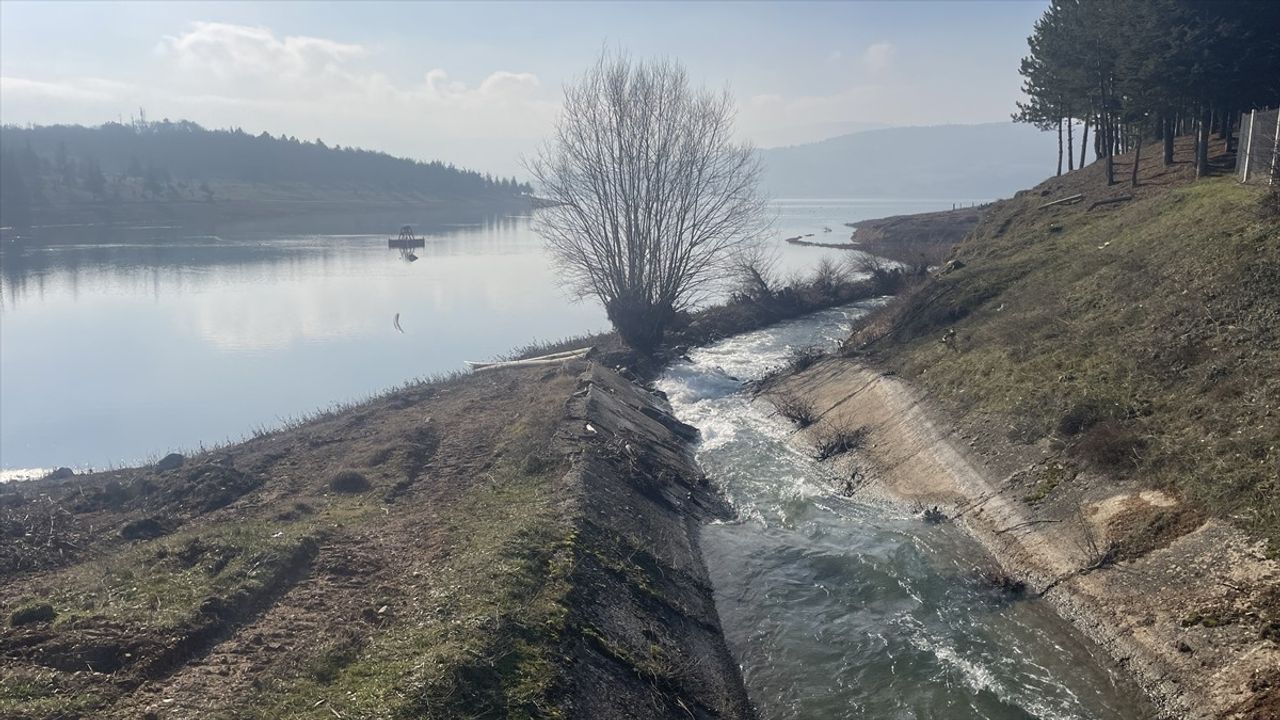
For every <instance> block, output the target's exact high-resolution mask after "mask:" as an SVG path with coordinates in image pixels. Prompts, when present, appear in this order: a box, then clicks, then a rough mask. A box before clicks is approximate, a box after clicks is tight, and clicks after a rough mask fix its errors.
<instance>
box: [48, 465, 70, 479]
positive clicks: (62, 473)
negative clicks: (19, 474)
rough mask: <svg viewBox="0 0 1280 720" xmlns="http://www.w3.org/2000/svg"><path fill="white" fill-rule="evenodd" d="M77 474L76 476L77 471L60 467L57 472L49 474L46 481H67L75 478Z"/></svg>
mask: <svg viewBox="0 0 1280 720" xmlns="http://www.w3.org/2000/svg"><path fill="white" fill-rule="evenodd" d="M75 474H76V471H75V470H72V469H71V468H69V467H60V468H58V469H57V470H54V471H53V472H51V473H49V474H48V475H45V476H44V479H45V480H66V479H67V478H69V477H74V476H75Z"/></svg>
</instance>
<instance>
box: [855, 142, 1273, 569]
mask: <svg viewBox="0 0 1280 720" xmlns="http://www.w3.org/2000/svg"><path fill="white" fill-rule="evenodd" d="M1214 149H1216V150H1217V151H1218V154H1219V157H1218V160H1219V162H1220V163H1223V164H1224V165H1225V163H1224V162H1223V158H1222V157H1221V152H1222V150H1223V148H1222V146H1221V145H1216V146H1215V148H1214ZM1146 152H1148V153H1150V154H1151V155H1156V156H1157V157H1158V154H1157V153H1155V152H1152V149H1151V148H1147V149H1146ZM1175 159H1176V162H1175V163H1174V164H1173V165H1170V166H1167V167H1166V166H1164V165H1163V164H1161V163H1159V162H1155V163H1149V164H1147V165H1146V166H1145V167H1144V169H1143V171H1142V172H1141V174H1140V177H1139V184H1138V186H1137V187H1136V188H1129V187H1120V186H1107V184H1106V183H1105V179H1104V173H1105V171H1106V168H1105V166H1104V165H1103V164H1102V163H1095V164H1094V165H1091V166H1090V167H1088V168H1085V169H1083V170H1080V171H1077V172H1074V173H1069V174H1067V175H1064V176H1062V177H1059V178H1054V179H1051V180H1049V181H1047V182H1045V183H1043V184H1041V185H1039V186H1038V187H1036V188H1035V189H1033V190H1031V191H1026V192H1023V193H1019V195H1018V196H1016V197H1014V198H1013V199H1011V200H1006V201H1001V202H999V203H996V204H995V205H994V206H993V207H992V208H991V209H990V210H989V211H988V212H987V213H985V215H984V217H983V220H982V221H981V222H980V223H979V225H978V226H977V227H976V228H975V229H974V231H973V232H972V233H970V234H969V235H968V237H967V238H966V239H965V240H964V241H963V242H961V243H960V244H959V245H958V246H957V247H956V249H955V251H954V255H953V257H954V262H952V263H950V264H949V265H948V266H947V268H946V269H944V270H943V271H941V272H940V273H938V274H937V275H935V276H934V277H932V278H930V279H929V280H928V281H927V282H925V283H922V284H921V285H919V286H918V287H916V288H915V289H914V290H912V291H911V292H909V293H906V294H904V295H903V296H901V297H900V298H899V299H898V300H897V301H896V302H895V303H893V304H891V305H890V306H889V307H887V308H886V309H885V310H884V311H883V312H881V313H880V314H878V315H876V316H874V317H873V318H871V319H870V320H869V322H868V324H866V325H864V326H863V327H862V328H861V329H859V330H858V331H857V332H856V333H855V335H854V337H852V338H851V339H850V341H849V343H848V344H847V346H846V352H848V353H851V354H861V355H866V356H868V357H869V358H871V359H872V360H873V361H875V362H878V363H880V364H882V365H884V366H887V367H889V368H891V369H893V370H896V371H897V372H898V373H900V374H901V375H903V376H904V377H906V378H908V379H909V380H911V381H912V382H914V383H917V384H918V385H920V386H921V387H923V388H924V389H925V390H926V391H927V392H928V393H929V394H930V395H931V396H932V397H934V398H936V399H938V400H939V401H940V402H941V403H942V405H943V406H944V407H945V408H946V409H948V410H950V411H951V412H952V413H953V414H954V416H955V417H956V419H958V420H960V422H961V423H962V424H964V425H968V426H970V427H972V428H977V429H978V430H979V431H980V432H985V433H987V434H988V436H989V437H991V439H992V440H995V441H1001V442H1009V441H1011V442H1013V443H1015V444H1023V445H1033V444H1044V443H1047V445H1048V447H1049V448H1050V449H1052V450H1053V451H1055V452H1058V453H1060V454H1061V456H1062V459H1063V460H1064V462H1067V463H1073V464H1077V465H1079V466H1082V467H1089V468H1090V469H1093V470H1095V471H1100V472H1102V473H1103V474H1106V475H1110V476H1112V477H1128V478H1133V479H1137V480H1139V481H1142V482H1146V483H1149V484H1150V485H1153V486H1158V487H1161V488H1165V489H1168V490H1171V491H1173V492H1175V493H1176V494H1179V495H1181V496H1182V497H1183V498H1184V499H1186V500H1187V501H1189V502H1190V503H1191V504H1192V505H1193V506H1196V507H1199V508H1201V509H1203V510H1205V511H1207V512H1209V513H1211V514H1214V515H1217V516H1219V517H1222V518H1225V519H1227V520H1228V521H1230V522H1232V523H1233V524H1236V525H1237V526H1240V527H1242V528H1244V529H1246V530H1249V531H1252V532H1254V533H1257V534H1259V535H1262V536H1265V537H1266V538H1267V539H1268V540H1269V541H1270V543H1271V546H1272V548H1273V551H1274V550H1275V549H1277V548H1280V221H1278V220H1277V219H1275V217H1274V216H1271V217H1268V216H1266V215H1265V214H1264V213H1263V212H1262V211H1261V205H1262V201H1263V199H1264V196H1265V195H1266V191H1265V189H1262V188H1258V187H1249V186H1242V185H1239V184H1237V183H1236V182H1235V181H1234V179H1232V178H1230V177H1216V178H1208V179H1203V180H1199V181H1194V180H1193V176H1194V174H1195V167H1194V163H1193V159H1194V145H1193V142H1192V139H1191V138H1184V139H1182V140H1181V141H1180V142H1179V143H1178V146H1177V154H1176V158H1175ZM1115 162H1116V168H1117V169H1119V170H1122V171H1127V169H1128V168H1127V166H1126V163H1130V162H1132V156H1131V155H1127V156H1124V155H1122V156H1118V157H1117V158H1116V159H1115ZM1075 194H1082V195H1083V198H1082V199H1081V200H1080V201H1078V202H1075V203H1073V204H1059V205H1052V206H1048V207H1045V204H1046V203H1048V202H1051V201H1054V200H1058V199H1063V198H1068V197H1070V196H1072V195H1075ZM1107 201H1109V202H1107ZM1100 203H1101V204H1100ZM1052 491H1053V488H1048V489H1047V490H1046V492H1052Z"/></svg>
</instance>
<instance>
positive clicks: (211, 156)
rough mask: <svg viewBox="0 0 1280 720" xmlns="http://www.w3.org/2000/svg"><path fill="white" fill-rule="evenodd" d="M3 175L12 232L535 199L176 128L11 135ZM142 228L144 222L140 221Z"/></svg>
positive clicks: (479, 179)
mask: <svg viewBox="0 0 1280 720" xmlns="http://www.w3.org/2000/svg"><path fill="white" fill-rule="evenodd" d="M0 171H3V183H2V184H3V203H0V224H3V225H12V226H23V225H25V224H27V223H29V222H33V221H34V220H40V219H45V220H50V221H58V220H62V219H64V217H63V216H65V215H67V214H72V215H74V214H76V212H77V211H78V210H80V209H83V208H84V207H89V206H92V207H94V208H96V210H97V211H98V212H99V213H101V212H103V211H104V210H109V209H110V208H111V207H112V206H119V208H123V207H124V206H129V205H133V206H155V205H159V204H164V203H170V204H172V203H195V202H199V203H207V204H212V205H215V206H216V205H217V204H218V203H238V204H240V205H245V204H254V205H257V206H259V209H261V206H262V205H263V204H264V203H268V202H273V203H277V206H278V207H277V208H276V209H277V210H281V209H282V206H281V205H280V204H282V203H286V204H287V203H292V204H293V205H297V204H299V203H304V202H307V201H313V202H314V201H325V200H343V201H349V202H354V201H357V200H358V199H363V200H364V201H366V202H385V201H400V202H411V201H415V200H428V199H429V200H468V201H489V200H510V199H516V198H521V197H524V196H526V195H528V194H529V192H530V188H529V186H528V185H527V184H524V183H520V182H518V181H517V180H515V179H514V178H507V179H504V178H494V177H491V176H489V175H485V174H482V173H479V172H476V171H473V170H466V169H462V168H457V167H454V166H453V165H447V164H444V163H441V162H420V161H416V160H410V159H407V158H398V157H393V156H391V155H388V154H386V153H382V152H374V151H370V150H361V149H356V148H350V147H341V146H335V147H330V146H328V145H326V144H325V143H324V142H323V141H321V140H319V139H317V140H312V141H301V140H299V139H297V138H294V137H286V136H284V135H281V136H278V137H275V136H272V135H270V134H268V133H266V132H264V133H262V134H259V135H252V134H249V133H246V132H244V131H243V130H241V129H239V128H235V129H231V130H209V129H206V128H203V127H201V126H200V125H197V124H196V123H193V122H188V121H179V122H170V121H168V120H165V121H162V122H133V123H130V124H121V123H114V122H113V123H106V124H104V125H99V126H97V127H84V126H81V125H49V126H35V127H16V126H6V127H3V128H0ZM119 208H118V209H119ZM131 209H132V210H138V207H134V208H131ZM295 209H296V208H295ZM139 212H140V211H139ZM117 214H118V213H117ZM256 214H272V213H269V212H258V213H256ZM275 214H287V213H275ZM141 217H145V213H143V214H142V215H138V216H137V217H136V218H135V219H140V218H141Z"/></svg>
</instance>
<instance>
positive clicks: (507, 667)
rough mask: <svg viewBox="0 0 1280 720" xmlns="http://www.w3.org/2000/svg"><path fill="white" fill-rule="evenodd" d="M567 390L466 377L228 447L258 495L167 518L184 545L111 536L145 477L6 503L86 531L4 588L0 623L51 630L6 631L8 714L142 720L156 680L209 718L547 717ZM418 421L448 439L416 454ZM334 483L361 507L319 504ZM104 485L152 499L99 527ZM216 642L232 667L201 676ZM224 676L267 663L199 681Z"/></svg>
mask: <svg viewBox="0 0 1280 720" xmlns="http://www.w3.org/2000/svg"><path fill="white" fill-rule="evenodd" d="M515 387H520V388H522V392H513V388H515ZM574 387H575V378H574V376H573V375H572V374H563V375H558V376H556V377H554V378H552V379H549V380H548V379H545V378H543V379H540V380H537V381H534V380H533V378H528V377H524V378H522V381H521V382H520V383H517V382H516V381H515V379H514V378H512V377H504V378H497V377H496V376H492V377H490V376H464V377H462V378H460V379H455V380H446V381H444V382H442V383H436V384H432V385H423V386H417V387H413V388H409V389H407V390H404V391H401V392H398V393H396V394H393V395H389V396H387V397H386V398H380V399H377V400H374V401H372V402H370V403H368V404H366V405H364V406H360V407H357V408H353V409H351V410H348V411H347V412H345V413H340V414H336V415H333V416H322V417H320V418H318V419H317V420H315V421H312V422H310V423H306V424H303V425H301V426H299V427H297V428H291V429H286V430H284V431H280V432H277V433H270V434H267V435H265V436H263V437H261V438H258V439H255V440H251V441H248V442H246V443H243V444H241V445H236V446H230V447H228V448H225V449H224V450H222V451H218V452H216V453H214V454H213V456H212V457H215V458H216V457H218V456H234V457H235V459H236V462H237V463H238V464H240V465H242V466H243V467H246V468H249V467H252V468H256V470H255V472H257V473H258V474H260V475H261V476H263V477H264V482H263V483H262V485H261V486H260V487H259V488H256V489H253V490H250V491H249V492H248V493H247V494H246V495H245V496H243V497H242V498H240V499H238V500H236V501H234V502H232V504H231V505H229V506H228V507H226V508H224V509H221V510H219V511H215V512H213V513H208V514H196V515H194V516H192V517H186V515H185V514H184V513H180V512H175V511H173V510H172V509H170V510H167V511H166V510H161V511H160V516H162V517H165V518H167V522H168V523H170V524H173V523H178V522H181V527H180V528H179V529H178V531H177V532H175V533H173V534H172V535H169V536H167V537H164V538H160V539H156V540H150V541H141V542H137V543H126V542H121V541H120V540H119V536H118V532H117V531H118V528H119V523H120V522H121V521H122V520H127V519H129V518H132V517H134V516H135V515H136V514H137V513H136V512H133V511H132V510H133V509H135V508H142V509H146V510H148V511H151V512H154V511H152V510H151V508H150V506H151V505H152V504H154V502H155V498H156V497H157V495H159V494H162V493H163V492H164V490H163V488H165V487H167V484H166V482H167V480H166V476H162V475H157V474H155V473H153V472H152V471H150V470H149V469H147V468H138V469H132V470H125V471H119V472H117V473H114V474H107V476H103V477H102V478H99V477H97V476H90V477H85V478H83V479H77V482H75V483H73V484H72V485H70V486H68V487H66V488H65V493H62V492H57V491H55V492H50V493H48V494H47V495H46V494H43V493H41V494H39V495H22V496H16V495H14V494H13V493H10V494H9V495H6V496H5V498H4V499H5V500H6V501H7V502H6V503H0V505H3V506H4V507H6V508H8V509H9V510H10V511H12V512H11V514H15V515H18V516H22V517H25V516H30V515H35V514H37V513H36V506H37V505H38V504H39V505H43V504H48V505H50V506H51V507H55V508H66V509H70V510H71V512H72V513H74V515H73V517H74V519H73V520H71V522H73V523H80V524H83V525H85V527H84V528H82V530H83V532H80V533H71V532H68V533H67V534H66V535H67V537H69V538H70V537H74V538H75V539H76V540H77V541H78V542H77V543H75V547H78V548H85V547H92V548H93V550H92V551H91V552H89V551H86V552H84V553H83V554H81V553H79V552H77V553H71V554H70V555H69V556H67V557H66V558H65V559H62V560H59V559H58V558H56V557H55V558H48V559H40V558H35V559H34V560H33V562H34V563H35V567H34V568H33V569H29V570H28V571H26V572H25V573H24V572H14V573H12V574H9V575H8V576H7V577H3V579H4V581H5V583H4V585H3V588H4V590H3V591H2V592H0V607H2V608H3V609H4V611H5V619H6V620H7V619H8V616H9V613H10V612H12V611H14V610H18V609H21V608H30V607H35V606H39V605H41V604H43V603H48V604H50V605H52V606H53V608H54V609H55V610H56V612H57V618H56V619H55V620H54V621H53V622H52V623H50V624H44V623H36V624H32V625H23V626H21V627H4V628H0V715H2V716H4V717H15V718H73V717H139V716H142V715H143V711H142V709H141V708H140V707H138V706H139V705H145V704H146V703H147V702H148V701H149V699H155V698H153V697H149V696H148V695H147V693H146V692H139V691H138V690H136V689H135V688H137V687H138V686H139V685H141V686H142V687H141V690H143V691H145V690H147V689H148V688H149V687H150V685H149V684H148V681H154V687H155V689H156V691H157V692H159V693H161V694H162V696H164V697H176V698H177V699H178V702H179V705H182V704H183V703H188V702H190V703H195V704H198V705H201V706H202V707H205V708H207V713H208V714H207V715H206V716H207V717H237V718H257V717H262V718H279V717H296V718H301V717H315V718H322V717H333V715H334V713H335V711H336V712H341V713H342V715H344V716H346V717H352V716H359V717H370V718H372V717H385V718H395V717H415V718H437V717H439V718H452V717H459V716H462V715H464V714H466V713H471V712H481V711H483V712H487V713H489V714H490V715H491V716H503V717H529V716H535V715H537V716H546V715H548V714H549V715H552V716H554V714H555V713H554V712H552V710H553V709H554V701H553V700H551V699H550V698H551V696H552V695H553V693H554V688H553V685H554V684H555V683H556V682H557V680H558V676H557V672H558V670H557V665H556V662H557V661H558V656H556V652H557V649H558V647H559V644H560V632H561V631H562V627H563V624H564V619H565V617H566V614H567V608H566V606H565V604H564V603H565V595H566V593H567V592H568V589H569V586H568V583H567V580H566V577H567V572H568V567H567V565H566V558H567V555H568V553H569V550H570V546H571V543H572V540H573V535H572V528H571V524H570V522H569V521H568V518H567V511H566V509H565V507H564V501H563V499H561V498H560V497H558V493H559V488H558V482H559V479H560V477H561V476H562V475H563V473H564V471H565V468H566V466H565V464H564V462H563V459H562V458H561V457H559V455H557V454H555V453H554V452H553V451H551V450H550V449H549V448H550V445H551V441H552V434H553V433H554V431H555V428H556V426H557V425H556V424H557V423H558V422H560V419H561V415H562V409H561V403H562V402H563V400H564V398H565V397H567V396H568V394H569V393H570V392H571V391H572V389H573V388H574ZM426 416H430V417H426ZM424 417H426V420H425V422H426V423H428V427H439V428H441V430H440V432H441V433H443V439H441V440H440V441H439V442H440V445H439V449H438V450H435V449H434V448H432V449H428V450H425V451H423V452H416V451H415V447H416V446H414V445H413V442H414V441H416V440H418V439H420V438H421V437H422V436H423V430H422V429H421V428H422V427H423V425H422V423H423V422H424V421H423V418H424ZM432 417H434V418H435V419H434V420H432V419H431V418H432ZM415 453H416V454H415ZM424 453H425V455H426V457H425V459H424V458H422V457H419V455H423V454H424ZM204 460H206V458H203V457H202V458H197V459H193V460H192V461H189V463H188V466H187V467H193V466H194V467H201V466H202V465H200V463H201V462H202V461H204ZM424 463H425V464H424ZM344 466H346V467H351V466H355V467H361V469H362V472H363V473H364V474H365V475H367V476H368V477H369V479H370V481H371V482H372V488H371V489H370V490H369V491H367V492H364V493H361V494H358V495H341V494H336V493H331V492H328V491H327V488H326V487H325V484H326V482H327V479H328V478H329V477H330V475H331V474H332V472H333V469H334V468H340V467H344ZM185 472H186V468H184V469H182V470H179V471H176V473H174V474H175V475H181V474H182V473H185ZM171 479H172V478H171ZM100 480H101V481H102V482H106V483H108V485H110V483H111V482H112V481H114V482H116V483H118V484H119V485H121V486H123V488H124V489H123V490H122V491H121V490H117V491H116V492H117V493H131V492H132V491H133V489H135V487H141V486H144V485H146V484H147V483H148V482H149V483H151V485H150V487H151V488H155V487H160V488H161V490H155V489H150V490H146V489H144V490H141V491H140V492H142V493H149V494H143V495H139V496H138V497H135V498H133V499H131V500H129V501H127V502H124V503H122V504H121V505H122V506H121V507H119V508H110V509H107V510H105V511H103V510H98V509H96V508H97V504H96V503H95V502H92V500H93V499H94V498H96V497H98V496H99V495H100V493H96V491H95V488H97V487H98V486H99V485H101V484H102V482H99V481H100ZM81 486H83V487H85V488H86V490H80V487H81ZM31 487H34V485H33V486H31ZM10 489H11V490H12V489H13V488H10ZM27 489H28V488H26V487H20V488H17V489H16V490H18V491H25V490H27ZM86 495H87V497H89V498H90V502H86V503H84V504H83V506H79V507H78V506H76V505H75V504H74V503H75V499H76V498H81V497H85V496H86ZM393 495H394V497H395V498H396V499H395V500H392V499H391V498H392V497H393ZM66 509H63V510H58V512H60V513H62V514H64V515H65V514H66V512H67V510H66ZM149 514H150V513H148V515H149ZM7 517H8V516H6V518H7ZM40 522H44V521H43V520H42V521H40ZM8 529H10V528H6V530H8ZM44 565H47V566H49V567H48V568H47V569H44V570H42V569H41V568H42V566H44ZM59 565H63V566H62V567H59ZM32 570H34V572H33V571H32ZM210 608H214V609H210ZM277 616H280V617H277ZM290 618H301V620H300V621H297V620H295V621H290ZM263 636H265V637H266V638H267V642H266V644H265V645H264V643H263ZM216 641H224V644H223V645H222V646H219V647H220V648H227V649H226V651H217V652H214V653H213V654H212V655H210V656H208V657H207V658H205V662H204V663H201V662H196V661H199V660H201V658H202V657H203V649H204V648H206V647H207V646H208V645H209V644H211V643H212V642H216ZM126 653H127V654H126ZM229 657H230V658H236V657H245V658H253V657H258V658H260V659H259V660H251V661H250V662H249V664H247V665H246V666H245V667H243V668H240V667H237V666H236V665H233V664H231V665H223V666H222V668H218V669H217V671H218V672H217V674H215V672H214V668H211V669H208V671H207V672H205V670H204V668H203V667H202V665H205V666H213V665H216V664H219V663H225V662H226V658H229ZM215 661H216V662H215ZM86 666H93V667H94V668H95V669H96V670H99V671H105V672H95V673H87V674H86V673H84V672H76V671H81V670H84V669H85V668H86ZM175 666H176V670H175ZM171 672H176V673H177V674H176V675H175V677H177V678H179V681H178V682H176V683H175V682H170V681H168V680H166V678H168V677H169V675H170V673H171ZM242 673H243V674H242ZM186 676H193V677H189V678H188V680H186V681H182V680H181V678H182V677H186ZM222 676H226V677H222ZM250 681H251V682H250ZM210 692H212V693H215V695H216V697H214V696H208V693H210ZM175 707H178V706H175ZM215 708H217V709H215ZM331 708H332V709H331Z"/></svg>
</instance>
